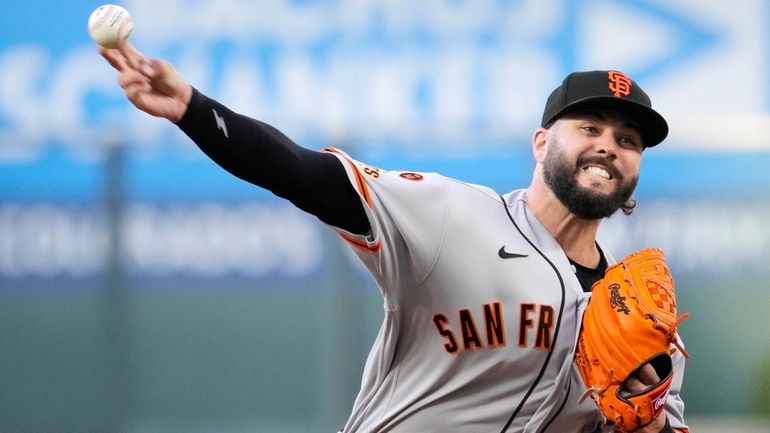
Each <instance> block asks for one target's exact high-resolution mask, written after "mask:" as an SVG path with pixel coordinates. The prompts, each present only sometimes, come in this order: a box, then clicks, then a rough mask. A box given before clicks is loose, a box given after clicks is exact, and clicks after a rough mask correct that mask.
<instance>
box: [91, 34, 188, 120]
mask: <svg viewBox="0 0 770 433" xmlns="http://www.w3.org/2000/svg"><path fill="white" fill-rule="evenodd" d="M99 53H100V54H101V55H102V57H104V58H105V59H107V61H108V62H109V63H110V65H112V67H113V68H115V69H116V70H117V71H118V72H119V73H120V76H119V77H118V83H119V84H120V87H122V88H123V91H125V92H126V97H127V98H128V100H129V101H131V103H132V104H134V105H135V106H136V108H138V109H140V110H142V111H144V112H146V113H148V114H151V115H153V116H156V117H163V118H166V119H168V120H170V121H172V122H174V123H176V122H178V121H179V120H180V119H182V116H184V113H185V112H186V111H187V105H188V104H189V103H190V98H192V87H191V86H190V85H189V84H188V83H187V82H185V81H184V80H183V79H182V76H181V75H179V73H178V72H177V71H176V69H174V67H173V66H172V65H171V64H170V63H168V62H166V61H163V60H159V59H147V58H146V57H144V55H142V53H140V52H139V51H138V50H137V49H136V48H134V46H133V45H131V44H130V43H128V42H127V43H124V44H122V45H121V46H120V47H119V48H103V47H99Z"/></svg>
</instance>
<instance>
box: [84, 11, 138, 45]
mask: <svg viewBox="0 0 770 433" xmlns="http://www.w3.org/2000/svg"><path fill="white" fill-rule="evenodd" d="M133 31H134V20H133V18H131V14H129V13H128V11H127V10H125V9H124V8H122V7H120V6H118V5H113V4H106V5H102V6H99V7H98V8H96V10H94V11H93V12H92V13H91V16H90V17H89V18H88V34H89V35H91V39H93V40H94V42H96V43H97V44H99V45H101V46H103V47H105V48H117V47H119V46H120V44H122V43H124V42H126V41H127V40H128V38H129V37H131V33H132V32H133Z"/></svg>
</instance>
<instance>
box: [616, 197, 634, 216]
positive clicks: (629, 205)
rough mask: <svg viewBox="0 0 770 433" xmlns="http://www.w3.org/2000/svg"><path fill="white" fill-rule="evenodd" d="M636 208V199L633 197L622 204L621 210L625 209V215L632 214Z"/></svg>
mask: <svg viewBox="0 0 770 433" xmlns="http://www.w3.org/2000/svg"><path fill="white" fill-rule="evenodd" d="M634 208H636V200H634V199H632V198H629V199H628V200H626V202H625V203H623V204H622V205H621V206H620V210H622V211H623V215H631V214H632V213H634Z"/></svg>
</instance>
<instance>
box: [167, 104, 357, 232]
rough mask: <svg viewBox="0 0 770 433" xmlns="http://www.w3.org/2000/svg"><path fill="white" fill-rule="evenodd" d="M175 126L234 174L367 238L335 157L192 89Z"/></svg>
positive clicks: (345, 178)
mask: <svg viewBox="0 0 770 433" xmlns="http://www.w3.org/2000/svg"><path fill="white" fill-rule="evenodd" d="M177 126H178V127H179V128H180V129H181V130H182V131H183V132H184V133H185V134H187V136H188V137H190V138H191V139H192V140H193V141H194V142H195V144H197V145H198V147H200V149H201V150H202V151H203V152H204V153H205V154H206V155H207V156H208V157H209V158H211V159H212V160H213V161H214V162H216V163H217V164H219V165H220V166H221V167H222V168H224V169H225V170H227V171H228V172H230V173H231V174H233V175H235V176H237V177H239V178H241V179H243V180H245V181H247V182H250V183H252V184H254V185H257V186H260V187H262V188H265V189H267V190H269V191H271V192H272V193H273V194H275V195H277V196H279V197H283V198H285V199H288V200H289V201H291V202H292V203H293V204H294V205H295V206H297V207H298V208H300V209H302V210H304V211H306V212H308V213H310V214H313V215H315V216H317V217H318V218H319V219H320V220H321V221H323V222H325V223H327V224H331V225H333V226H335V227H339V228H342V229H345V230H347V231H349V232H351V233H356V234H367V233H368V232H369V231H370V225H369V220H368V219H367V217H366V213H365V212H364V208H363V205H362V204H361V201H360V199H359V196H358V193H357V192H356V191H355V189H354V188H353V186H352V185H351V184H350V182H348V177H347V173H346V172H345V169H344V167H343V166H342V164H341V163H340V161H339V160H338V159H337V157H335V156H334V155H331V154H328V153H322V152H316V151H312V150H309V149H305V148H303V147H301V146H299V145H297V144H296V143H294V142H293V141H292V140H291V139H289V138H288V137H286V136H285V135H284V134H283V133H281V132H280V131H278V130H277V129H275V128H273V127H272V126H270V125H268V124H266V123H264V122H260V121H258V120H255V119H252V118H250V117H247V116H244V115H241V114H238V113H235V112H233V111H232V110H230V109H229V108H227V107H225V106H224V105H222V104H220V103H218V102H217V101H214V100H213V99H211V98H208V97H207V96H205V95H203V94H202V93H200V92H198V91H197V90H196V89H193V96H192V99H191V100H190V104H189V106H188V108H187V112H186V113H185V115H184V116H183V117H182V119H181V120H180V121H179V122H177Z"/></svg>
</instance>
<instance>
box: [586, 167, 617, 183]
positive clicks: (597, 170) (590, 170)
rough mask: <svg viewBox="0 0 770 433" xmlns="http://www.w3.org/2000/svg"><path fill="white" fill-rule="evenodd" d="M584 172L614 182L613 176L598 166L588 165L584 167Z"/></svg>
mask: <svg viewBox="0 0 770 433" xmlns="http://www.w3.org/2000/svg"><path fill="white" fill-rule="evenodd" d="M583 171H585V172H586V173H588V174H591V175H594V176H598V177H601V178H603V179H607V180H612V174H611V173H610V172H609V171H608V170H607V169H605V168H603V167H600V166H598V165H587V166H585V167H583Z"/></svg>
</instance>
